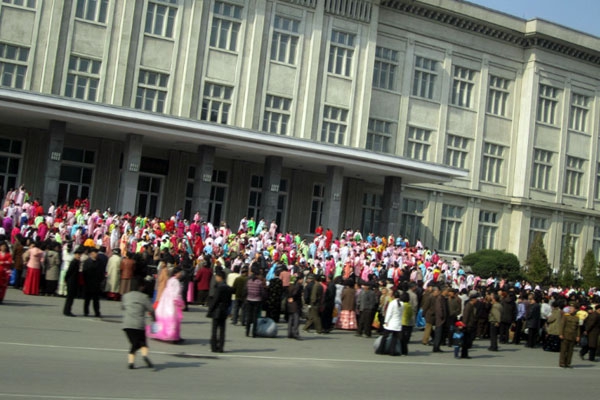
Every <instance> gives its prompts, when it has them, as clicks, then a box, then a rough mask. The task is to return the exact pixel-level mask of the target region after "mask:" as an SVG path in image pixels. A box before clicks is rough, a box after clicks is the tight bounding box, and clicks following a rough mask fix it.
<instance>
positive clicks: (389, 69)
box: [373, 46, 398, 90]
mask: <svg viewBox="0 0 600 400" xmlns="http://www.w3.org/2000/svg"><path fill="white" fill-rule="evenodd" d="M397 68H398V52H397V51H396V50H391V49H386V48H385V47H380V46H377V47H376V48H375V68H374V70H373V87H375V88H379V89H386V90H394V89H395V88H396V70H397Z"/></svg>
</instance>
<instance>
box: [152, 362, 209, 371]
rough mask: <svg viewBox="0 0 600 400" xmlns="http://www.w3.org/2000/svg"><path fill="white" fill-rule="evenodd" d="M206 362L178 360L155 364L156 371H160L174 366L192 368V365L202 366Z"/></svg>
mask: <svg viewBox="0 0 600 400" xmlns="http://www.w3.org/2000/svg"><path fill="white" fill-rule="evenodd" d="M204 364H205V363H201V362H190V363H178V362H170V361H169V362H166V363H162V364H155V365H154V371H155V372H160V371H162V370H164V369H172V368H191V367H200V366H202V365H204Z"/></svg>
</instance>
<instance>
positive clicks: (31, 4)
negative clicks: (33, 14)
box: [2, 0, 36, 8]
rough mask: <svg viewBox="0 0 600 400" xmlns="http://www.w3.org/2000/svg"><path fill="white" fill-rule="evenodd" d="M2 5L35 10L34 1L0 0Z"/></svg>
mask: <svg viewBox="0 0 600 400" xmlns="http://www.w3.org/2000/svg"><path fill="white" fill-rule="evenodd" d="M2 2H3V3H6V4H12V5H13V6H20V7H27V8H35V5H36V0H2Z"/></svg>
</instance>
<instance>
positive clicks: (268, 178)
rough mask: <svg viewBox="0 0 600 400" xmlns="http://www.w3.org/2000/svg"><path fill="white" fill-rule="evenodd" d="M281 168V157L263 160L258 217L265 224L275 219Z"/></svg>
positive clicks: (270, 157)
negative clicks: (263, 220)
mask: <svg viewBox="0 0 600 400" xmlns="http://www.w3.org/2000/svg"><path fill="white" fill-rule="evenodd" d="M282 168H283V157H275V156H269V157H267V158H265V172H264V173H263V187H262V195H261V200H260V215H261V218H264V219H265V221H266V222H267V224H269V223H270V222H271V221H273V220H275V219H276V218H277V202H278V200H279V184H280V182H281V170H282ZM267 226H268V225H267Z"/></svg>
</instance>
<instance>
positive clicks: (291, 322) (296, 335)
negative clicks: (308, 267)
mask: <svg viewBox="0 0 600 400" xmlns="http://www.w3.org/2000/svg"><path fill="white" fill-rule="evenodd" d="M303 283H304V275H302V274H300V275H298V278H296V282H295V283H294V284H292V285H290V288H289V290H288V294H287V302H286V306H287V307H286V308H287V310H286V311H287V317H288V338H290V339H296V340H301V339H300V332H299V331H298V327H299V324H300V313H301V312H302V290H303V287H302V286H303Z"/></svg>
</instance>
